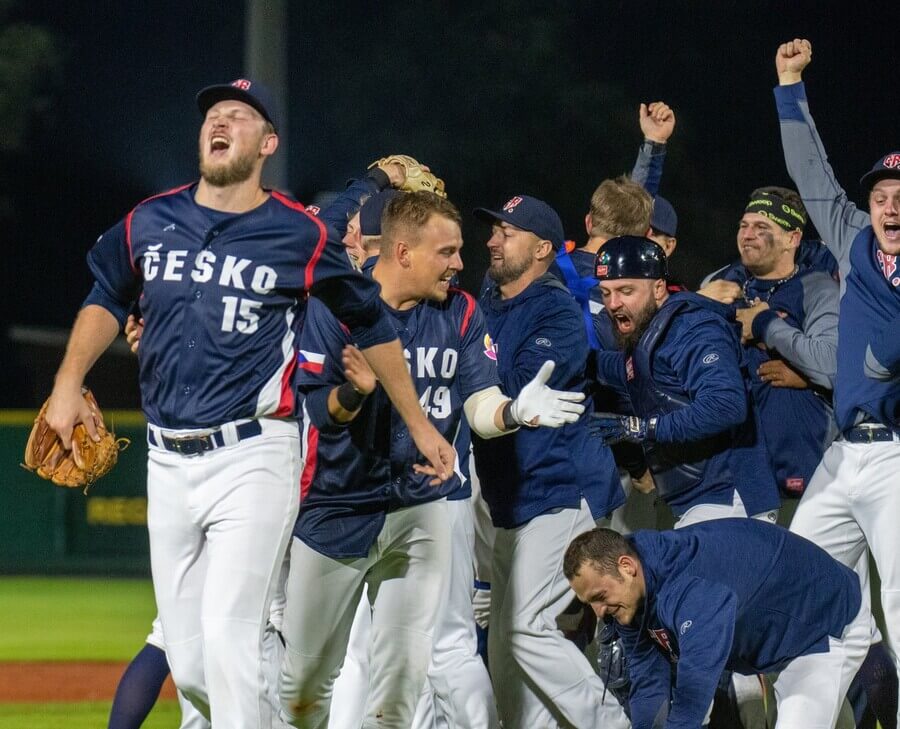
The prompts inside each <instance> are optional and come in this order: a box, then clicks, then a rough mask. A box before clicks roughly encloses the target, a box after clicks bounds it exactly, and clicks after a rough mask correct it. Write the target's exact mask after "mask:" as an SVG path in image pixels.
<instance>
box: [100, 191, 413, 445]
mask: <svg viewBox="0 0 900 729" xmlns="http://www.w3.org/2000/svg"><path fill="white" fill-rule="evenodd" d="M195 189H196V183H194V184H191V185H187V186H185V187H181V188H178V189H176V190H172V191H170V192H166V193H163V194H161V195H158V196H156V197H152V198H149V199H148V200H145V201H144V202H142V203H140V204H139V205H138V206H137V207H136V208H134V210H132V211H131V212H130V213H128V215H127V216H126V217H125V219H124V220H122V221H121V222H119V223H118V224H117V225H115V226H114V227H113V228H111V229H110V230H109V231H107V232H106V233H104V234H103V235H102V236H100V238H99V239H98V240H97V243H96V244H95V245H94V247H93V248H92V249H91V251H90V252H89V254H88V265H89V266H90V269H91V271H92V273H93V274H94V278H95V283H94V287H93V289H92V290H91V293H90V294H89V295H88V297H87V299H86V300H85V305H87V304H98V305H100V306H102V307H104V308H106V309H107V310H108V311H110V312H111V313H112V314H113V316H115V317H116V318H117V319H118V321H119V322H120V323H123V322H124V321H125V318H126V316H127V314H128V310H129V307H130V306H131V303H132V302H133V301H134V300H135V299H136V298H137V297H138V295H140V305H141V312H142V315H143V317H144V322H145V326H144V333H143V336H142V338H141V347H140V352H139V362H140V382H141V399H142V404H143V409H144V413H145V414H146V416H147V420H148V421H149V422H150V423H153V424H155V425H158V426H161V427H166V428H204V427H212V426H216V425H220V424H221V423H225V422H229V421H232V420H237V419H240V418H256V417H261V416H276V417H288V416H292V415H293V414H294V411H295V398H294V375H295V372H296V366H295V363H296V343H297V338H298V335H299V333H300V330H301V328H302V324H303V314H304V309H305V300H306V297H307V295H308V293H310V292H312V293H315V295H316V296H318V297H320V298H321V299H322V300H323V301H325V302H326V303H327V305H328V306H329V307H331V309H332V311H334V313H335V315H336V316H338V317H339V318H340V319H341V320H342V321H344V322H345V324H346V325H347V326H348V327H349V328H350V331H351V333H352V334H351V336H352V337H353V340H354V341H355V342H356V343H357V344H358V345H359V346H361V347H368V346H371V345H374V344H379V343H382V342H386V341H390V340H392V339H394V338H395V336H396V335H395V333H394V330H393V328H392V327H391V325H390V322H389V321H388V320H387V318H386V316H385V314H384V311H383V309H382V306H381V300H380V298H379V296H378V291H379V289H378V285H377V284H376V283H375V282H374V281H372V280H370V279H366V278H364V277H363V276H361V275H359V274H358V273H356V272H355V271H353V269H352V268H351V266H350V263H349V260H348V258H347V255H346V253H345V252H344V248H343V246H342V245H341V244H340V243H339V242H337V241H336V240H335V238H334V236H333V234H332V235H331V236H329V233H328V231H327V229H326V226H324V225H323V224H322V223H320V222H319V221H317V220H316V219H315V218H313V217H312V216H310V215H309V214H307V213H306V212H305V211H304V210H303V207H302V206H301V205H300V204H299V203H297V202H295V201H293V200H291V199H289V198H287V197H285V196H284V195H282V194H280V193H277V192H272V193H271V196H270V197H269V199H268V200H267V201H266V202H264V203H263V204H262V205H260V206H259V207H257V208H255V209H253V210H250V211H249V212H246V213H242V214H238V215H235V214H230V213H222V212H219V211H215V210H211V209H209V208H204V207H201V206H200V205H198V204H197V203H196V202H194V192H195Z"/></svg>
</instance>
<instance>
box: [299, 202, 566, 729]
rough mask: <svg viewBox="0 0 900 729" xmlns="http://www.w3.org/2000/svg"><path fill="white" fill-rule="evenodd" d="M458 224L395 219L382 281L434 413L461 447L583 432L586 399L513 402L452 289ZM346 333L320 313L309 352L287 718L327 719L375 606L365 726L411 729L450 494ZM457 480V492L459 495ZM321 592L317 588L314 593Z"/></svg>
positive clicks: (548, 395) (376, 272)
mask: <svg viewBox="0 0 900 729" xmlns="http://www.w3.org/2000/svg"><path fill="white" fill-rule="evenodd" d="M461 247H462V238H461V233H460V229H459V214H458V212H457V211H456V208H454V207H453V206H452V205H451V204H450V203H448V202H447V201H445V200H443V199H442V198H439V197H437V196H436V195H434V194H432V193H430V192H416V193H409V194H404V195H399V196H397V197H396V198H394V199H393V200H391V201H390V202H389V203H388V205H387V206H386V208H385V212H384V218H383V220H382V242H381V255H380V257H379V259H378V263H376V265H375V268H374V269H373V272H372V275H373V277H374V278H375V280H377V281H378V282H379V283H380V284H381V295H382V298H383V299H384V301H385V303H386V308H387V309H388V311H389V312H390V316H391V317H392V321H393V325H394V327H395V329H396V330H397V332H398V335H399V336H400V337H401V339H402V341H403V344H404V348H405V352H406V353H407V355H408V364H409V368H410V370H411V373H412V376H413V379H414V380H415V382H416V386H417V388H418V391H419V396H420V401H421V403H422V407H423V408H424V409H425V410H426V411H427V412H428V415H429V417H430V418H431V419H432V421H433V422H434V423H435V425H436V426H437V427H438V428H439V429H440V431H441V432H442V433H444V434H445V435H446V436H447V437H449V438H451V439H453V438H455V436H456V434H457V433H458V430H459V425H460V419H461V417H462V415H463V413H464V412H465V415H466V419H467V420H468V421H469V424H470V425H471V427H472V429H473V431H475V432H476V433H479V434H481V436H482V437H485V438H493V437H495V436H499V435H502V434H504V433H506V432H508V431H511V430H515V429H516V428H519V427H521V426H529V428H530V426H536V425H550V426H556V427H558V426H560V425H563V424H564V423H567V422H571V421H572V420H574V419H577V418H578V417H579V416H580V414H581V413H582V412H583V407H582V406H581V405H579V404H577V402H574V401H575V400H580V399H582V397H583V396H582V395H581V394H580V393H558V392H555V391H553V390H550V389H549V388H547V387H546V386H545V385H544V384H543V383H544V382H546V381H547V378H548V377H549V376H550V373H551V372H552V368H553V365H552V363H547V365H545V367H544V368H543V369H542V371H541V373H540V374H539V375H538V376H537V377H535V378H534V379H533V380H532V381H531V382H530V383H529V384H528V385H526V386H525V387H524V388H522V391H521V392H519V393H517V398H516V399H515V400H510V399H509V398H507V397H505V396H503V394H502V393H501V392H500V390H499V388H498V387H497V384H498V382H499V380H498V378H497V373H496V365H495V360H494V358H492V357H491V356H490V355H491V354H492V351H491V350H490V349H486V348H485V339H486V338H485V331H484V324H483V319H482V315H481V312H480V310H479V309H478V307H477V306H476V304H475V301H474V300H473V299H472V298H471V297H470V296H468V295H467V294H464V293H463V292H461V291H459V290H457V289H454V288H452V287H451V286H450V280H451V278H453V276H454V275H455V274H456V273H457V272H458V271H460V270H461V269H462V261H461V259H460V256H459V251H460V248H461ZM350 343H351V340H350V338H349V337H348V335H347V333H346V331H345V330H344V329H343V328H342V327H341V326H340V324H339V322H338V321H337V320H336V319H334V317H332V316H330V315H328V313H327V312H326V311H324V310H323V307H321V306H318V305H316V304H315V302H312V303H311V305H310V307H309V319H308V322H307V327H306V328H305V329H304V332H303V338H302V342H301V353H302V355H303V358H304V361H303V362H302V363H301V367H302V371H303V377H302V378H301V385H302V390H303V392H304V393H305V399H304V405H303V411H304V430H305V438H304V440H305V444H306V445H307V447H308V449H309V451H308V453H309V459H308V461H307V463H306V467H305V469H304V473H303V480H302V494H303V503H302V508H301V510H300V515H299V517H298V520H297V525H296V528H295V531H294V534H295V536H296V537H297V538H296V539H294V540H293V545H292V550H291V571H290V577H289V579H288V588H287V595H288V599H287V607H286V611H285V617H284V633H285V640H286V644H287V645H286V653H285V660H284V664H283V668H282V675H281V696H282V708H283V712H284V714H285V716H286V717H287V718H288V720H289V721H290V722H291V723H293V724H294V725H295V726H300V727H320V726H324V725H325V722H326V721H327V718H328V712H329V704H330V699H331V684H332V682H333V681H334V676H335V674H336V673H337V670H338V668H339V667H340V665H341V661H342V660H343V657H344V652H345V650H346V646H347V639H348V634H349V631H350V627H351V623H352V620H353V616H354V613H355V612H356V607H357V604H358V603H359V599H360V597H361V595H362V594H363V591H364V589H366V587H367V586H368V595H369V600H370V602H371V604H372V610H373V612H372V638H371V649H370V652H369V654H370V672H371V679H370V684H369V686H370V690H369V702H368V707H367V712H366V719H365V722H364V726H366V727H369V726H371V727H375V726H378V727H408V726H409V725H410V722H411V720H412V717H413V712H414V710H415V707H416V702H417V700H418V699H419V695H420V693H421V691H422V687H423V685H424V683H425V673H426V668H427V666H428V659H429V654H430V651H431V636H432V630H433V626H434V622H435V617H436V615H437V613H438V608H439V603H440V600H441V599H442V595H443V591H442V586H443V583H444V580H445V575H444V573H445V571H446V565H447V562H448V558H449V550H450V524H449V521H450V513H449V511H448V508H447V504H446V502H445V501H444V500H443V498H442V497H443V495H444V494H445V493H446V492H447V491H448V490H451V489H453V488H454V486H458V476H456V475H454V476H453V477H451V479H449V480H448V482H447V483H446V484H444V485H443V486H442V487H441V488H434V485H433V484H432V483H430V480H429V477H428V476H427V475H426V474H423V473H420V474H416V473H414V472H413V471H412V469H411V468H410V465H411V463H412V462H414V459H415V457H416V452H415V450H414V449H413V448H412V447H411V444H410V442H409V435H408V431H407V429H406V427H405V426H404V424H403V423H402V422H401V420H400V418H399V417H398V413H397V412H396V411H395V410H394V409H393V408H391V407H390V405H389V403H387V401H386V400H385V399H384V397H383V394H382V393H381V390H380V389H377V390H376V389H375V379H374V376H373V375H372V374H371V373H370V372H368V371H367V368H366V367H364V363H363V362H362V360H361V358H359V357H358V355H357V353H356V351H355V350H354V349H353V348H352V347H349V345H350ZM454 482H455V483H454ZM312 586H314V589H311V587H312Z"/></svg>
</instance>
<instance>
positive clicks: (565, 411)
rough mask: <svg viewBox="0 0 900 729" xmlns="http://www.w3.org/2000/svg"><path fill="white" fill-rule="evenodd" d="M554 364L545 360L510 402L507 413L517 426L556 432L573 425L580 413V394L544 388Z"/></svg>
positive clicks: (581, 408) (582, 409) (581, 395)
mask: <svg viewBox="0 0 900 729" xmlns="http://www.w3.org/2000/svg"><path fill="white" fill-rule="evenodd" d="M555 366H556V363H555V362H553V360H547V361H546V362H544V364H543V365H541V369H539V370H538V373H537V374H536V375H535V376H534V379H533V380H531V382H529V383H528V384H527V385H525V387H523V388H522V391H521V392H520V393H519V396H518V397H517V398H516V399H515V400H513V402H512V406H511V407H510V410H509V413H510V415H511V416H512V419H513V420H514V421H515V422H516V424H517V425H526V426H528V427H530V428H536V427H538V426H539V425H543V426H545V427H548V428H559V427H560V426H563V425H565V424H566V423H574V422H575V421H576V420H578V418H579V416H580V415H581V414H582V413H583V412H584V405H580V404H579V403H580V402H581V401H582V400H584V393H583V392H564V391H562V390H554V389H552V388H549V387H547V380H549V379H550V375H551V374H553V368H554V367H555Z"/></svg>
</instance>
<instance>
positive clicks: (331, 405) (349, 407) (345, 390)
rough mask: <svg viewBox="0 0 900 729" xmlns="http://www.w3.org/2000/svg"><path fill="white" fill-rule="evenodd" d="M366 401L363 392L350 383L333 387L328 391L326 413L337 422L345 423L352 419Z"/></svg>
mask: <svg viewBox="0 0 900 729" xmlns="http://www.w3.org/2000/svg"><path fill="white" fill-rule="evenodd" d="M365 401H366V395H365V393H362V392H360V391H359V390H357V389H356V388H355V387H354V386H353V385H352V384H351V383H349V382H345V383H344V384H342V385H338V386H337V387H333V388H332V389H331V391H330V392H329V393H328V415H329V416H330V417H331V419H332V420H333V421H334V422H335V423H337V424H339V425H346V424H347V423H349V422H350V421H351V420H353V419H354V418H355V417H356V416H357V415H359V411H360V409H361V408H362V406H363V403H364V402H365Z"/></svg>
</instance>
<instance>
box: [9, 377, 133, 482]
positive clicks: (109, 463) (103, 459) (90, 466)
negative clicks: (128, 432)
mask: <svg viewBox="0 0 900 729" xmlns="http://www.w3.org/2000/svg"><path fill="white" fill-rule="evenodd" d="M82 394H83V395H84V399H85V400H87V402H88V404H89V405H90V407H91V411H92V412H93V413H94V420H95V422H96V424H97V433H98V434H99V435H100V440H99V441H97V442H95V441H94V440H93V438H91V436H90V434H88V431H87V428H85V427H84V424H83V423H78V425H76V426H75V428H74V429H73V430H72V448H71V450H66V449H65V448H63V445H62V441H61V440H60V438H59V436H58V435H57V434H56V431H55V430H53V429H52V428H51V427H50V426H49V425H48V424H47V420H46V413H47V406H48V404H49V402H50V400H49V398H48V399H47V400H46V401H45V402H44V404H43V406H42V407H41V411H40V412H39V413H38V415H37V417H36V418H35V419H34V426H33V427H32V428H31V434H30V435H29V436H28V443H27V445H26V446H25V463H23V464H22V465H23V466H24V467H25V468H27V469H28V470H29V471H34V472H35V473H37V475H38V476H40V477H41V478H45V479H47V480H49V481H52V482H53V483H55V484H56V485H57V486H68V487H69V488H76V487H78V488H82V487H83V488H84V493H87V491H88V487H89V486H90V485H91V484H92V483H94V481H96V480H97V479H98V478H100V477H101V476H105V475H106V474H107V473H109V472H110V471H111V470H112V467H113V466H115V465H116V460H117V459H118V457H119V450H124V449H125V448H126V447H128V444H129V443H130V441H129V440H128V439H127V438H119V439H118V440H117V439H116V437H115V435H114V434H113V433H110V432H109V431H108V430H107V429H106V424H105V423H104V422H103V413H101V412H100V406H99V405H97V401H96V400H95V399H94V395H93V393H92V392H91V391H90V390H87V389H84V390H82Z"/></svg>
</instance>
